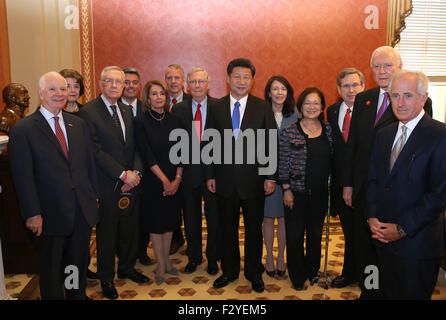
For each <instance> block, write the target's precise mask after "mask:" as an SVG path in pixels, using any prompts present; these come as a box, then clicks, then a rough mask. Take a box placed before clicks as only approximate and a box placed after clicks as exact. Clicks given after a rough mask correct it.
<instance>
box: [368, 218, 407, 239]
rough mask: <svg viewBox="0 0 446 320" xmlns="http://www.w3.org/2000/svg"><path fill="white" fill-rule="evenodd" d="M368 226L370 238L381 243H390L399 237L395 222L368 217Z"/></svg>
mask: <svg viewBox="0 0 446 320" xmlns="http://www.w3.org/2000/svg"><path fill="white" fill-rule="evenodd" d="M369 228H370V231H371V232H372V238H373V239H376V240H378V241H381V242H382V243H390V242H392V241H396V240H399V239H401V236H400V234H399V233H398V227H397V224H395V223H383V222H381V221H379V220H378V219H377V218H370V219H369Z"/></svg>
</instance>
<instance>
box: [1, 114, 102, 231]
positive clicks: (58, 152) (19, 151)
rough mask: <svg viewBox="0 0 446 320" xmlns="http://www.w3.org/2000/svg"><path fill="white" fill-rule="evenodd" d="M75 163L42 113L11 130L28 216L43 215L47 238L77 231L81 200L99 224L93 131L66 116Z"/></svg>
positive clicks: (12, 156) (15, 173) (17, 180)
mask: <svg viewBox="0 0 446 320" xmlns="http://www.w3.org/2000/svg"><path fill="white" fill-rule="evenodd" d="M63 117H64V123H65V128H66V132H67V139H68V149H69V160H67V158H66V157H65V155H64V153H63V151H62V148H61V147H60V144H59V141H58V140H57V138H56V135H55V134H54V132H53V131H52V130H51V127H50V126H49V124H48V122H47V121H46V119H45V117H44V116H43V115H42V114H41V113H40V111H39V109H37V111H36V112H34V113H33V114H31V115H30V116H29V117H26V118H24V119H23V120H20V121H19V122H18V123H17V124H16V125H15V126H14V127H13V128H12V130H11V133H10V140H9V144H8V152H9V157H10V164H11V170H12V175H13V179H14V183H15V186H16V190H17V195H18V198H19V202H20V209H21V214H22V216H23V218H24V219H25V220H26V219H28V218H31V217H33V216H36V215H38V214H40V215H42V219H43V227H42V234H43V235H49V236H65V235H69V234H70V233H71V232H72V231H73V227H74V217H75V210H76V206H77V204H76V202H77V201H78V203H79V205H80V208H81V210H82V213H83V215H84V217H85V219H86V221H87V222H88V224H89V225H90V226H91V227H92V226H94V225H95V224H96V223H97V222H98V219H99V217H98V212H97V211H98V210H97V199H98V192H97V178H96V166H95V162H94V155H93V147H92V145H91V141H90V136H89V133H88V128H87V125H86V124H85V122H84V121H83V120H82V119H80V118H78V117H77V116H74V115H71V114H69V113H68V112H63Z"/></svg>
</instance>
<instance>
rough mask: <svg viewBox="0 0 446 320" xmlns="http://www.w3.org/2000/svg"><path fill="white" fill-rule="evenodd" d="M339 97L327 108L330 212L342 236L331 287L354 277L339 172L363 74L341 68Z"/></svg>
mask: <svg viewBox="0 0 446 320" xmlns="http://www.w3.org/2000/svg"><path fill="white" fill-rule="evenodd" d="M337 85H338V92H339V95H340V96H341V100H340V101H338V102H336V103H334V104H333V105H331V106H330V107H328V109H327V120H328V122H329V123H330V125H331V127H332V129H333V149H334V158H333V173H332V179H331V187H330V192H331V196H330V200H331V205H330V208H331V212H330V213H331V215H332V216H336V215H338V214H339V219H340V220H341V225H342V230H343V232H344V238H345V249H344V265H343V267H342V273H341V275H340V276H338V277H336V278H335V279H333V281H332V283H331V284H332V286H333V287H334V288H343V287H345V286H347V285H349V284H351V283H352V282H355V281H356V268H355V255H354V251H353V244H354V238H353V237H354V232H353V231H354V230H353V215H354V212H353V209H352V208H351V207H349V206H347V205H346V204H345V202H344V199H343V198H342V182H341V181H342V172H343V170H344V155H345V148H346V144H347V139H348V134H349V129H350V121H351V113H352V111H353V103H354V102H355V97H356V95H357V94H358V93H359V92H362V91H364V75H363V74H362V72H361V71H359V70H357V69H355V68H346V69H343V70H341V72H339V74H338V76H337Z"/></svg>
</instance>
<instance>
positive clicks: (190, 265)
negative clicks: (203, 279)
mask: <svg viewBox="0 0 446 320" xmlns="http://www.w3.org/2000/svg"><path fill="white" fill-rule="evenodd" d="M198 265H199V263H197V262H194V261H189V263H188V264H187V265H186V267H185V268H184V273H192V272H195V270H197V266H198Z"/></svg>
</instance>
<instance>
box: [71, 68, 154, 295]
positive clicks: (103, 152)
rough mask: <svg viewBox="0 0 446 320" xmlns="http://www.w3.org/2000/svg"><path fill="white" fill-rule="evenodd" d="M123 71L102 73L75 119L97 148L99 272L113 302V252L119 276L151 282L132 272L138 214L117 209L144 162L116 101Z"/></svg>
mask: <svg viewBox="0 0 446 320" xmlns="http://www.w3.org/2000/svg"><path fill="white" fill-rule="evenodd" d="M124 81H125V76H124V73H123V72H122V70H121V68H119V67H116V66H110V67H106V68H104V69H103V70H102V73H101V80H100V83H99V86H100V88H101V90H102V94H101V95H100V96H99V97H97V98H96V99H94V100H92V101H90V102H89V103H87V104H86V105H85V106H84V107H83V108H82V109H81V111H80V112H79V116H81V117H82V118H83V119H85V120H86V121H87V124H88V126H89V129H90V134H91V138H92V140H93V145H94V148H95V157H96V165H97V171H98V183H99V193H100V195H101V199H102V200H103V201H102V203H101V204H102V205H101V207H100V209H99V215H100V222H99V224H98V226H97V227H96V244H97V260H98V272H97V276H98V278H99V279H101V287H102V292H103V295H104V297H106V298H109V299H116V298H117V297H118V293H117V291H116V288H115V287H114V285H113V278H114V274H115V253H116V254H117V255H118V258H119V262H118V277H119V278H129V279H131V280H133V281H135V282H137V283H143V282H147V281H149V278H147V277H146V276H144V275H143V274H141V273H139V272H137V271H136V270H135V268H134V267H135V262H136V256H137V244H138V228H139V227H138V212H136V210H131V209H129V210H127V211H122V210H120V209H119V207H118V200H119V199H120V196H121V192H132V191H133V190H135V189H134V188H135V187H137V186H138V184H139V182H140V176H139V173H140V171H141V170H142V163H141V161H140V159H139V157H138V156H137V154H136V153H135V139H134V133H133V113H132V111H131V110H130V108H129V107H128V106H125V105H123V104H122V103H120V102H119V101H118V99H119V98H120V96H121V94H122V90H123V88H124Z"/></svg>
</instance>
